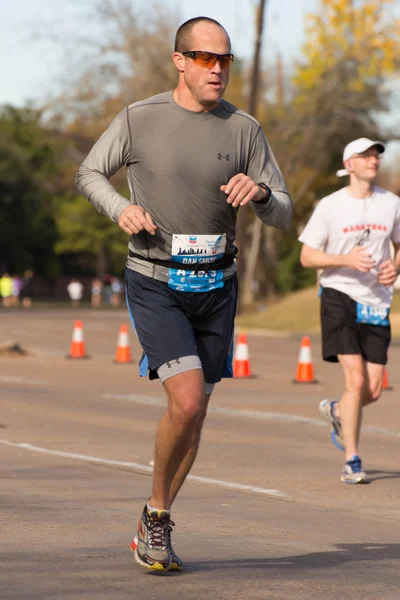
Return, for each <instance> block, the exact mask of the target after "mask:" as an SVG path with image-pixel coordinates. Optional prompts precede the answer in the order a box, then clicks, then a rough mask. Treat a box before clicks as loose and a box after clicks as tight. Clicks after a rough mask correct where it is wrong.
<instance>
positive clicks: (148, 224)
mask: <svg viewBox="0 0 400 600" xmlns="http://www.w3.org/2000/svg"><path fill="white" fill-rule="evenodd" d="M118 225H119V226H120V227H121V229H122V231H125V233H129V234H131V235H135V234H136V233H139V232H140V231H145V230H146V231H147V232H148V233H150V234H151V235H154V234H155V232H156V229H157V225H155V224H154V223H153V219H152V218H151V215H150V214H149V213H148V212H147V211H145V210H144V208H142V207H141V206H135V205H133V204H131V206H127V207H126V208H124V210H123V211H122V213H121V214H120V215H119V218H118Z"/></svg>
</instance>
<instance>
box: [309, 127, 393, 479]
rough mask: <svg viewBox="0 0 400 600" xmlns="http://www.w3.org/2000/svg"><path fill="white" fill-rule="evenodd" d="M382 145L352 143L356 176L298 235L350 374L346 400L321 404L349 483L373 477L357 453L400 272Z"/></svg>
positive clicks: (330, 345) (330, 343) (334, 357)
mask: <svg viewBox="0 0 400 600" xmlns="http://www.w3.org/2000/svg"><path fill="white" fill-rule="evenodd" d="M384 151H385V146H384V144H383V143H382V142H376V141H372V140H369V139H367V138H360V139H358V140H354V141H353V142H351V143H350V144H348V145H347V146H346V148H345V149H344V153H343V162H344V166H345V169H344V170H341V171H339V172H338V175H339V176H342V175H350V183H349V185H348V186H347V187H344V188H342V189H340V190H339V191H337V192H335V193H333V194H331V195H330V196H327V197H326V198H323V199H322V200H321V202H320V203H319V204H318V206H317V208H316V209H315V211H314V213H313V215H312V216H311V219H310V220H309V222H308V224H307V226H306V228H305V229H304V231H303V233H302V234H301V236H300V238H299V239H300V241H301V242H303V244H304V246H303V248H302V252H301V263H302V265H303V266H304V267H311V268H313V269H323V271H322V275H321V279H320V283H321V289H322V292H321V328H322V353H323V358H324V360H327V361H331V362H337V361H339V362H340V365H341V367H342V369H343V373H344V382H345V389H344V392H343V395H342V397H341V399H340V401H339V402H334V401H331V400H323V401H322V402H321V403H320V411H321V413H322V415H323V416H324V418H325V419H326V420H327V421H328V422H329V423H330V426H331V436H332V440H333V442H334V443H335V445H336V446H337V447H338V448H340V449H342V450H343V449H344V451H345V464H344V468H343V472H342V476H341V481H343V482H344V483H366V482H367V475H366V474H365V472H364V470H363V467H362V462H361V459H360V456H359V452H358V443H359V437H360V429H361V420H362V410H363V407H364V406H367V404H370V403H371V402H375V401H376V400H378V399H379V397H380V395H381V391H382V384H383V376H384V369H385V365H386V363H387V351H388V347H389V344H390V322H389V312H390V306H391V303H392V295H393V284H394V282H395V281H396V278H397V276H398V273H399V271H400V253H399V250H400V198H399V197H398V196H396V195H395V194H392V193H391V192H388V191H386V190H383V189H381V188H378V187H376V185H375V180H376V177H377V174H378V170H379V165H380V159H381V155H382V154H383V153H384ZM391 243H393V246H394V251H395V255H394V259H392V258H391Z"/></svg>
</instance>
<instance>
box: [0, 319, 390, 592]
mask: <svg viewBox="0 0 400 600" xmlns="http://www.w3.org/2000/svg"><path fill="white" fill-rule="evenodd" d="M76 318H81V319H82V320H83V324H84V334H85V343H86V350H87V352H88V354H90V356H91V358H90V359H89V360H81V361H72V360H66V359H65V355H66V354H67V353H68V352H69V347H70V343H71V336H72V327H73V322H74V320H75V319H76ZM125 322H128V320H127V314H126V312H125V311H123V310H117V311H99V312H97V311H90V310H85V311H82V312H79V310H77V311H74V310H57V311H55V310H54V311H51V310H48V311H22V310H21V311H12V312H7V311H4V310H3V311H2V312H0V452H1V455H2V461H1V466H0V526H1V536H0V553H1V554H0V556H1V560H0V598H1V600H17V599H21V600H33V599H35V600H36V599H38V600H39V599H40V600H54V599H57V600H58V599H63V600H64V599H65V600H78V599H79V600H82V599H84V600H86V599H96V600H103V599H107V600H110V599H111V600H114V599H115V600H119V599H124V600H125V599H128V598H129V599H131V598H135V599H136V598H146V600H153V599H154V600H155V599H156V598H157V599H158V598H163V599H166V600H172V599H175V598H178V597H179V598H180V599H181V600H186V599H188V600H189V599H200V598H201V599H203V598H205V597H209V598H211V599H227V600H228V599H231V598H233V599H242V598H243V599H271V600H288V599H292V598H296V600H303V599H304V600H306V599H307V600H308V599H314V598H315V599H318V600H320V599H321V600H331V599H332V600H333V599H335V600H336V599H337V598H338V597H342V598H345V599H347V598H349V599H351V600H380V599H382V600H399V598H400V592H399V588H400V585H399V584H400V575H399V573H400V507H399V496H400V465H399V442H400V407H399V404H398V401H397V396H398V391H399V390H400V370H399V368H398V367H397V365H398V364H399V359H400V348H398V347H396V346H394V347H393V348H392V349H391V352H390V363H389V366H388V375H389V382H390V384H391V385H392V386H393V388H394V389H393V391H387V392H384V394H383V396H382V399H381V400H380V401H379V403H377V404H375V405H374V406H371V407H370V408H369V409H368V411H366V413H365V420H364V430H363V441H362V446H361V455H362V458H363V462H364V466H365V469H366V471H367V472H368V474H369V476H370V478H371V483H370V484H369V485H365V486H350V485H349V486H346V485H343V484H341V483H340V481H339V478H340V472H341V467H342V461H343V455H342V453H340V452H339V451H337V450H336V449H335V448H334V447H333V446H332V445H331V443H330V439H329V429H328V427H327V426H326V425H325V424H324V423H323V422H322V421H321V419H320V415H319V413H318V409H317V407H318V402H319V401H320V400H321V399H322V398H324V397H332V398H334V397H337V396H338V395H339V394H340V390H341V385H342V379H341V375H340V370H339V367H337V366H335V365H327V364H324V363H323V362H322V361H321V359H320V356H319V355H320V346H319V341H318V339H317V338H315V339H314V338H312V353H313V360H314V367H315V373H316V376H317V378H318V380H319V383H318V384H315V385H295V384H293V383H292V379H293V377H294V375H295V371H296V363H297V357H298V353H299V345H300V336H269V335H259V334H258V335H255V334H254V335H253V334H251V333H250V332H248V333H249V349H250V361H251V368H252V371H253V373H254V375H255V376H254V377H253V378H251V379H235V380H226V381H224V382H222V383H221V384H220V385H219V386H217V390H216V392H215V394H214V396H213V398H212V404H211V407H210V412H209V415H208V418H207V421H206V425H205V428H204V432H203V439H202V446H201V450H200V453H199V456H198V460H197V462H196V464H195V466H194V468H193V470H192V474H191V475H192V478H191V479H190V480H189V481H187V483H186V484H185V486H184V488H183V490H182V492H181V495H180V496H179V498H178V500H177V501H176V504H175V505H174V509H173V514H172V517H173V519H174V521H175V522H176V528H175V530H174V534H173V542H174V547H175V550H176V552H177V553H178V554H179V555H180V556H181V557H182V559H183V560H184V563H185V569H184V571H183V572H182V573H169V574H164V575H162V576H159V575H154V574H152V573H148V572H147V571H146V570H144V569H141V568H140V567H139V566H138V565H137V564H136V563H135V561H134V560H133V555H132V553H131V552H130V550H129V544H130V542H131V539H132V537H133V535H134V534H135V527H136V523H137V519H138V517H139V515H140V512H141V510H142V507H143V505H144V503H145V501H146V499H147V498H148V495H149V491H150V486H151V466H150V461H151V460H152V458H153V443H154V434H155V430H156V427H157V423H158V420H159V419H160V417H161V415H162V412H163V410H164V406H165V402H164V398H163V392H162V388H161V386H160V384H159V383H158V382H149V381H147V380H143V379H140V378H139V376H138V374H137V364H135V365H133V366H131V365H117V364H114V363H113V359H114V355H115V349H116V343H117V337H118V330H119V326H120V324H122V323H125ZM130 341H131V346H132V351H133V357H134V360H135V362H136V363H137V361H138V359H139V357H140V349H139V346H138V343H137V341H136V340H135V338H134V335H133V334H131V335H130ZM16 342H18V343H19V344H20V345H21V346H22V347H23V348H24V349H25V350H26V351H27V355H25V356H13V355H11V354H7V353H5V354H4V353H1V347H4V346H7V345H11V344H13V343H16Z"/></svg>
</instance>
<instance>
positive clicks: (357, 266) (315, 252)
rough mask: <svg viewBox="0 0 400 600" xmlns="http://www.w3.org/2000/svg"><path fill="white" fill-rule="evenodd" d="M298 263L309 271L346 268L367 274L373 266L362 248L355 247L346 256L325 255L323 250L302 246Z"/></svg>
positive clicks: (372, 262)
mask: <svg viewBox="0 0 400 600" xmlns="http://www.w3.org/2000/svg"><path fill="white" fill-rule="evenodd" d="M300 262H301V264H302V266H303V267H306V268H311V269H328V268H335V267H347V268H349V269H354V270H356V271H360V272H361V273H368V271H369V270H370V269H372V267H374V266H375V262H374V261H373V260H372V259H371V256H370V255H369V254H367V252H366V251H365V249H364V248H363V247H362V246H355V247H354V248H353V249H352V250H351V251H350V252H349V253H348V254H327V253H326V252H325V251H324V250H321V249H319V248H312V247H311V246H308V245H307V244H303V247H302V249H301V253H300Z"/></svg>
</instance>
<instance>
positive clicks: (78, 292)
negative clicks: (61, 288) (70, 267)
mask: <svg viewBox="0 0 400 600" xmlns="http://www.w3.org/2000/svg"><path fill="white" fill-rule="evenodd" d="M67 290H68V294H69V297H70V298H71V300H81V299H82V294H83V285H82V284H81V283H80V282H79V281H71V283H69V284H68V285H67Z"/></svg>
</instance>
